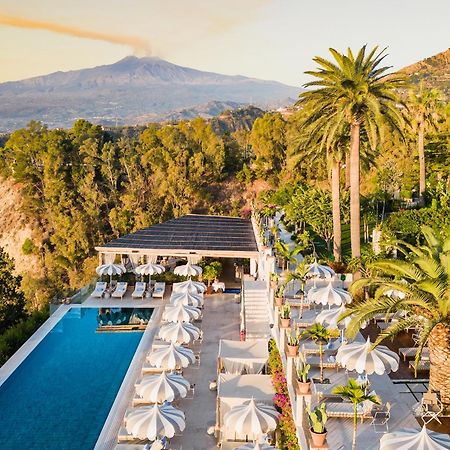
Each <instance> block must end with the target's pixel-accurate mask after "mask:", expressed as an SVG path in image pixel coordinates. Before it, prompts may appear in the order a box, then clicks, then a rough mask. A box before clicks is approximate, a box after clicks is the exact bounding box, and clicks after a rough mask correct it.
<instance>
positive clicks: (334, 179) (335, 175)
mask: <svg viewBox="0 0 450 450" xmlns="http://www.w3.org/2000/svg"><path fill="white" fill-rule="evenodd" d="M340 169H341V165H340V162H339V161H338V160H335V159H333V163H332V167H331V197H332V202H333V236H334V242H333V254H334V259H335V261H337V262H340V261H341V260H342V249H341V243H342V230H341V204H340V203H341V200H340V186H339V175H340V173H339V172H340Z"/></svg>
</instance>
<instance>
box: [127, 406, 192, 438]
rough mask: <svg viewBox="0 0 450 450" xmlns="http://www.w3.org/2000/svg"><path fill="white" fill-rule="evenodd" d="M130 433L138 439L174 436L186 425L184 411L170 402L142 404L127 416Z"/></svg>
mask: <svg viewBox="0 0 450 450" xmlns="http://www.w3.org/2000/svg"><path fill="white" fill-rule="evenodd" d="M125 426H126V429H127V431H128V433H131V434H132V435H133V436H134V437H136V438H137V439H142V440H143V439H148V440H150V441H154V440H155V439H157V438H158V437H163V436H166V437H168V438H172V437H173V436H174V435H175V433H177V432H181V431H183V430H184V428H185V426H186V421H185V416H184V412H183V411H180V410H179V409H176V408H174V407H173V406H172V405H170V404H163V405H158V404H157V403H155V404H154V405H149V406H140V407H139V408H136V409H133V410H131V411H130V412H129V413H128V414H127V415H126V416H125Z"/></svg>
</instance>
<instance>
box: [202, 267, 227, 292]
mask: <svg viewBox="0 0 450 450" xmlns="http://www.w3.org/2000/svg"><path fill="white" fill-rule="evenodd" d="M221 272H222V264H221V263H220V262H219V261H211V262H210V263H207V264H205V265H203V273H202V279H203V280H205V281H206V282H207V290H206V293H207V294H211V293H212V286H211V283H212V282H213V281H214V280H216V279H217V278H219V276H220V273H221Z"/></svg>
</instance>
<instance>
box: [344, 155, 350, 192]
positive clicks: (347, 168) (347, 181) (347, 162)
mask: <svg viewBox="0 0 450 450" xmlns="http://www.w3.org/2000/svg"><path fill="white" fill-rule="evenodd" d="M349 187H350V153H348V152H347V153H346V154H345V189H348V188H349Z"/></svg>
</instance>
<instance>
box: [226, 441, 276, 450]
mask: <svg viewBox="0 0 450 450" xmlns="http://www.w3.org/2000/svg"><path fill="white" fill-rule="evenodd" d="M233 450H277V449H276V448H275V447H272V446H271V445H268V444H259V443H258V442H256V443H255V444H253V443H248V444H245V445H241V446H240V447H235V448H234V449H233Z"/></svg>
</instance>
